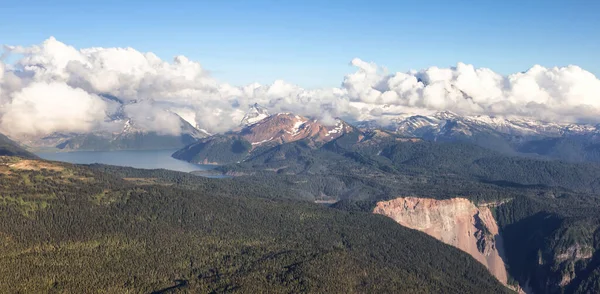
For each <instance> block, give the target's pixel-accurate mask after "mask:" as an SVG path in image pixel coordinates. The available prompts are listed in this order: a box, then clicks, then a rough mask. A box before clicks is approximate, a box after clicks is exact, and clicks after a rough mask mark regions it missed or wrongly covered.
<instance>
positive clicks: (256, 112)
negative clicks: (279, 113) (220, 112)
mask: <svg viewBox="0 0 600 294" xmlns="http://www.w3.org/2000/svg"><path fill="white" fill-rule="evenodd" d="M269 116H270V114H269V111H268V110H267V109H266V108H264V107H262V106H260V105H259V104H258V103H254V105H252V106H251V107H250V110H248V112H247V113H246V115H244V118H243V119H242V121H241V122H240V125H242V126H249V125H253V124H255V123H257V122H259V121H261V120H263V119H265V118H267V117H269Z"/></svg>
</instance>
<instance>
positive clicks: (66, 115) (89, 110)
mask: <svg viewBox="0 0 600 294" xmlns="http://www.w3.org/2000/svg"><path fill="white" fill-rule="evenodd" d="M105 109H106V104H105V103H104V101H102V100H101V99H99V97H97V96H96V95H93V94H89V93H87V92H85V91H83V90H81V89H75V88H71V87H69V86H68V85H66V84H64V83H57V82H53V83H46V82H35V83H32V84H30V85H29V86H28V87H26V88H24V89H22V90H21V91H19V92H16V93H14V94H13V96H12V100H11V102H10V103H8V104H5V105H3V108H2V112H3V113H2V116H1V117H0V130H1V131H2V132H3V133H9V134H11V135H21V134H30V135H43V134H48V133H51V132H54V131H65V132H86V131H90V130H93V129H94V128H95V127H97V126H98V125H99V123H101V122H102V121H103V119H104V117H105Z"/></svg>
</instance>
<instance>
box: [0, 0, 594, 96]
mask: <svg viewBox="0 0 600 294" xmlns="http://www.w3.org/2000/svg"><path fill="white" fill-rule="evenodd" d="M122 2H123V3H122ZM598 11H600V1H596V0H580V1H578V0H571V1H553V0H546V1H537V0H529V1H512V0H511V1H506V0H505V1H447V0H446V1H437V0H430V1H414V0H412V1H400V0H397V1H336V0H330V1H322V0H321V1H314V0H303V1H292V0H290V1H274V0H271V1H267V0H261V1H250V0H247V1H225V0H222V1H218V0H211V1H149V0H146V1H133V0H130V1H113V0H108V1H35V0H32V1H0V43H2V44H10V45H31V44H37V43H40V42H41V41H43V40H45V39H46V38H48V37H49V36H55V37H56V38H57V39H58V40H59V41H62V42H64V43H66V44H69V45H72V46H75V47H78V48H82V47H91V46H99V47H114V46H117V47H128V46H130V47H133V48H135V49H137V50H140V51H151V52H154V53H156V54H157V55H158V56H160V57H161V58H163V59H167V60H170V59H171V58H172V57H173V56H175V55H180V54H182V55H185V56H187V57H189V58H190V59H193V60H196V61H199V62H200V63H201V64H202V65H203V66H204V67H205V68H206V69H208V70H211V71H212V72H213V75H214V76H215V77H217V78H218V79H220V80H222V81H225V82H229V83H232V84H236V85H241V84H247V83H250V82H254V81H257V82H260V83H271V82H272V81H273V80H275V79H283V80H286V81H288V82H292V83H296V84H299V85H301V86H304V87H308V88H314V87H329V86H337V85H339V84H340V83H341V82H342V79H343V76H344V75H345V74H347V73H349V72H353V71H354V69H353V68H352V67H350V66H349V62H350V61H351V60H352V58H354V57H359V58H361V59H363V60H365V61H373V62H376V63H377V64H379V65H383V66H386V67H387V68H388V69H389V70H390V71H408V70H410V69H422V68H425V67H429V66H433V65H435V66H439V67H448V66H454V65H455V64H456V63H457V62H459V61H460V62H465V63H470V64H474V65H475V66H476V67H489V68H491V69H493V70H494V71H496V72H499V73H502V74H509V73H513V72H518V71H523V70H526V69H528V68H529V67H531V66H532V65H533V64H541V65H543V66H547V67H550V66H563V65H568V64H576V65H579V66H581V67H582V68H584V69H586V70H588V71H591V72H592V73H594V74H595V75H596V76H600V38H599V37H600V17H598Z"/></svg>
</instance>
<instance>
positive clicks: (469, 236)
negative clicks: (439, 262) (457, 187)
mask: <svg viewBox="0 0 600 294" xmlns="http://www.w3.org/2000/svg"><path fill="white" fill-rule="evenodd" d="M373 212H374V213H377V214H382V215H385V216H388V217H390V218H392V219H394V220H395V221H396V222H398V223H399V224H401V225H403V226H405V227H408V228H412V229H416V230H419V231H422V232H425V233H427V234H428V235H430V236H432V237H435V238H437V239H438V240H440V241H442V242H444V243H446V244H449V245H452V246H454V247H457V248H459V249H461V250H463V251H465V252H467V253H469V254H470V255H471V256H473V257H474V258H475V259H477V260H478V261H479V262H481V263H482V264H484V265H485V266H486V267H487V268H488V269H489V271H490V272H491V273H492V274H493V275H494V276H495V277H496V278H498V280H500V281H501V282H502V283H504V284H506V283H507V274H506V268H505V266H504V262H503V260H502V258H501V257H500V256H501V253H500V251H501V250H502V244H501V242H502V240H501V239H500V236H499V234H498V225H497V224H496V221H495V220H494V217H493V215H492V213H491V211H490V210H489V208H488V207H477V206H475V205H474V204H473V203H471V202H470V201H469V200H467V199H464V198H453V199H448V200H435V199H426V198H415V197H405V198H396V199H394V200H390V201H381V202H379V203H377V206H376V207H375V209H374V210H373Z"/></svg>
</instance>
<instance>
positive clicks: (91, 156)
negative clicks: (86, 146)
mask: <svg viewBox="0 0 600 294" xmlns="http://www.w3.org/2000/svg"><path fill="white" fill-rule="evenodd" d="M175 151H177V150H144V151H129V150H128V151H75V152H39V153H36V154H37V155H38V156H39V157H41V158H43V159H47V160H55V161H64V162H69V163H80V164H90V163H103V164H110V165H119V166H130V167H135V168H145V169H158V168H164V169H169V170H175V171H182V172H191V171H195V170H210V169H212V168H214V166H211V165H200V164H194V163H189V162H186V161H181V160H177V159H175V158H173V157H171V154H173V152H175Z"/></svg>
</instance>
